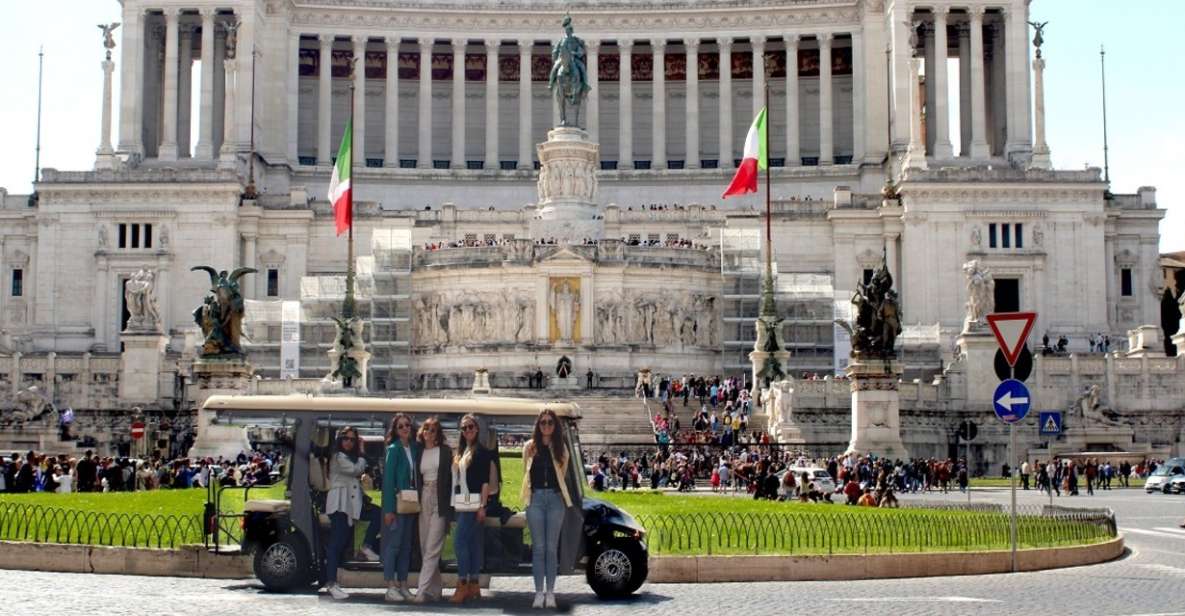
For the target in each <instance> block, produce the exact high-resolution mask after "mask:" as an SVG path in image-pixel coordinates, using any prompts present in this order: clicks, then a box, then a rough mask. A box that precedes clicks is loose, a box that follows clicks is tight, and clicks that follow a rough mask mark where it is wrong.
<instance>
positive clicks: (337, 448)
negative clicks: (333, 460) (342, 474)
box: [333, 426, 362, 462]
mask: <svg viewBox="0 0 1185 616" xmlns="http://www.w3.org/2000/svg"><path fill="white" fill-rule="evenodd" d="M350 433H353V435H354V447H353V449H352V450H347V449H345V448H343V447H342V439H344V438H345V437H346V435H347V434H350ZM333 451H334V453H344V454H346V456H347V457H349V458H350V461H351V462H357V461H358V458H359V457H360V456H361V455H362V441H361V440H360V439H359V438H358V430H357V428H355V427H354V426H342V428H341V429H340V430H338V431H337V436H336V437H335V438H334V439H333Z"/></svg>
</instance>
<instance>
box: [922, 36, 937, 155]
mask: <svg viewBox="0 0 1185 616" xmlns="http://www.w3.org/2000/svg"><path fill="white" fill-rule="evenodd" d="M933 26H934V24H933V23H929V24H925V25H923V26H922V29H921V32H922V33H921V34H920V35H919V38H920V39H921V41H922V46H923V48H924V54H925V55H923V56H922V66H924V67H925V72H926V80H925V82H924V83H923V88H924V92H925V94H924V100H925V103H924V104H923V105H922V108H923V109H925V111H926V113H925V116H924V117H923V120H924V122H923V124H922V129H923V132H924V134H925V139H924V140H923V143H924V144H925V146H926V155H927V156H934V134H935V132H934V131H935V128H934V122H935V119H936V118H935V115H934V102H935V101H936V100H937V99H938V94H937V92H936V91H935V88H934V85H935V82H934V64H935V63H936V62H937V59H936V58H937V57H938V56H937V54H936V53H935V50H934V27H933Z"/></svg>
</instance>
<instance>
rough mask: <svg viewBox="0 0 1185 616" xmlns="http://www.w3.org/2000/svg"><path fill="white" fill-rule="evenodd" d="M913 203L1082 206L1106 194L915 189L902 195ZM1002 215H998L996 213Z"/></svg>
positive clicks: (1091, 191) (1017, 189)
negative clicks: (1064, 204) (1072, 204)
mask: <svg viewBox="0 0 1185 616" xmlns="http://www.w3.org/2000/svg"><path fill="white" fill-rule="evenodd" d="M902 194H903V195H904V197H905V198H906V200H907V201H909V202H910V203H917V202H919V201H947V202H955V203H1007V202H1019V203H1081V204H1088V203H1093V202H1096V201H1098V200H1099V199H1100V198H1101V197H1102V193H1101V192H1100V191H1098V190H1095V189H1093V188H1041V187H1012V186H942V185H929V186H928V185H913V186H909V187H908V188H906V189H905V190H903V191H902ZM993 215H998V213H993Z"/></svg>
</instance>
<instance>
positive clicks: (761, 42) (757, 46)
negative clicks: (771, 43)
mask: <svg viewBox="0 0 1185 616" xmlns="http://www.w3.org/2000/svg"><path fill="white" fill-rule="evenodd" d="M749 45H750V46H751V47H753V51H754V52H756V53H761V52H763V51H765V37H755V38H751V39H749Z"/></svg>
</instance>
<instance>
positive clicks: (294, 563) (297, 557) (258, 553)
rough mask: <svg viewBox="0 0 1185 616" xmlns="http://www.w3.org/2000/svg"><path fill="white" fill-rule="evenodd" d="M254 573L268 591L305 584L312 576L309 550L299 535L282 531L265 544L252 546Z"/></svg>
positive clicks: (299, 586) (290, 588) (284, 589)
mask: <svg viewBox="0 0 1185 616" xmlns="http://www.w3.org/2000/svg"><path fill="white" fill-rule="evenodd" d="M254 571H255V577H257V578H259V581H260V582H262V583H263V586H264V588H266V589H267V590H268V591H270V592H288V591H290V590H294V589H297V588H301V587H304V586H307V585H308V584H309V580H310V578H311V577H312V576H311V575H310V567H309V551H308V546H306V545H305V542H304V539H302V538H301V537H300V536H299V535H293V534H290V535H285V536H284V537H282V538H281V539H280V540H279V541H276V542H275V543H272V544H270V545H268V546H267V547H265V548H260V549H257V550H255V562H254Z"/></svg>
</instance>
